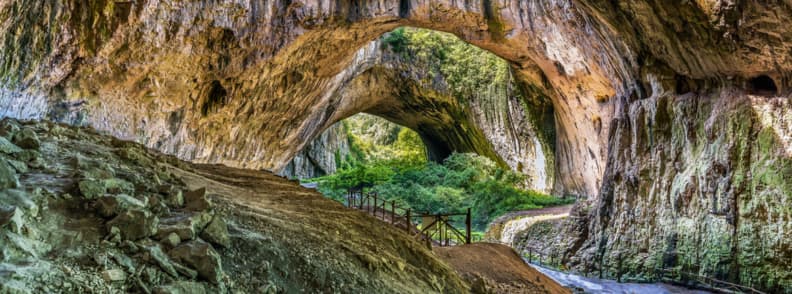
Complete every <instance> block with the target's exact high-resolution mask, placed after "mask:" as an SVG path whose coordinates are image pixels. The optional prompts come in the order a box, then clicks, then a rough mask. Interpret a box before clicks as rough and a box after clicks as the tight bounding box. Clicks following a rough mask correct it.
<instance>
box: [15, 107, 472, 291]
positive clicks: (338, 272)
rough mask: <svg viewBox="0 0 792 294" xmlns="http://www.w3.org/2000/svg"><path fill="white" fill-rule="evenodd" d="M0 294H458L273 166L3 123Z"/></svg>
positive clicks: (441, 270) (454, 284)
mask: <svg viewBox="0 0 792 294" xmlns="http://www.w3.org/2000/svg"><path fill="white" fill-rule="evenodd" d="M0 133H1V136H0V185H1V186H0V189H2V190H0V292H2V293H39V292H48V293H73V292H93V293H118V292H136V293H152V292H153V293H229V292H242V293H300V292H316V291H318V292H339V291H340V292H369V291H374V292H377V293H385V292H392V293H427V292H446V293H464V292H467V287H468V286H467V285H466V283H465V282H463V281H462V280H461V279H460V278H459V277H458V276H457V275H456V274H455V273H454V271H453V270H452V269H451V268H449V267H448V266H446V265H445V264H444V263H442V262H441V261H439V260H438V259H437V258H436V257H434V256H433V255H432V253H431V252H429V251H428V250H426V248H425V247H424V246H423V245H421V244H420V243H418V242H416V241H414V239H413V238H412V237H410V236H408V235H405V234H403V233H402V232H401V231H400V230H398V229H395V228H392V227H391V226H390V225H388V224H385V223H381V222H378V221H376V220H375V219H374V218H371V217H369V216H368V215H366V214H364V213H360V212H357V211H354V210H349V209H346V208H344V207H343V206H341V205H340V204H338V203H335V202H333V201H331V200H328V199H325V198H324V197H322V196H321V195H319V194H318V193H316V192H313V191H310V190H307V189H303V188H301V187H299V185H297V184H296V183H293V182H288V181H286V180H284V179H282V178H279V177H276V176H273V175H271V174H269V173H264V172H257V171H250V170H239V169H233V168H228V167H224V166H210V165H193V164H189V163H184V162H181V161H179V160H177V159H175V158H173V157H170V156H164V155H162V154H158V153H153V152H150V151H148V150H146V149H145V148H142V147H141V146H140V145H138V144H134V143H130V142H124V141H119V140H117V139H113V138H111V137H107V136H101V135H98V134H97V133H95V132H94V131H92V130H90V129H76V128H71V127H66V126H63V125H57V124H52V123H21V124H20V123H17V122H16V121H13V120H9V119H5V120H3V121H1V122H0Z"/></svg>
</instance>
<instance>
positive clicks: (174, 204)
mask: <svg viewBox="0 0 792 294" xmlns="http://www.w3.org/2000/svg"><path fill="white" fill-rule="evenodd" d="M165 204H167V205H168V207H170V208H179V207H183V206H184V194H183V193H182V191H181V190H178V189H172V190H171V191H170V192H168V194H167V195H166V196H165Z"/></svg>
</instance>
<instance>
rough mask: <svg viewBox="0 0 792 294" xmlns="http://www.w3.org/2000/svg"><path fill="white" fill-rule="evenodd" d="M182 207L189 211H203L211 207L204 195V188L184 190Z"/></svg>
mask: <svg viewBox="0 0 792 294" xmlns="http://www.w3.org/2000/svg"><path fill="white" fill-rule="evenodd" d="M184 208H186V209H187V210H190V211H204V210H208V209H210V208H212V202H210V201H209V199H208V198H207V197H206V188H200V189H198V190H194V191H187V192H184Z"/></svg>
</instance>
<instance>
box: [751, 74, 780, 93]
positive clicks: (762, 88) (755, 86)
mask: <svg viewBox="0 0 792 294" xmlns="http://www.w3.org/2000/svg"><path fill="white" fill-rule="evenodd" d="M748 90H749V92H750V93H752V94H756V95H775V94H778V87H777V86H776V83H775V81H773V79H772V78H771V77H769V76H767V75H760V76H757V77H754V78H752V79H750V80H748Z"/></svg>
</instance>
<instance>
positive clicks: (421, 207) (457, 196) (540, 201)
mask: <svg viewBox="0 0 792 294" xmlns="http://www.w3.org/2000/svg"><path fill="white" fill-rule="evenodd" d="M405 136H406V135H405ZM399 137H400V138H401V137H402V136H399ZM398 141H399V140H397V142H398ZM315 180H316V181H318V182H319V183H320V184H319V190H320V191H321V192H322V193H324V194H325V195H327V196H329V197H333V198H335V199H337V200H342V199H343V197H344V195H345V193H346V189H347V188H349V187H361V186H365V187H369V188H370V190H373V191H376V192H378V193H379V195H380V197H382V198H383V199H385V200H388V201H396V202H397V203H398V205H400V206H402V207H405V208H411V209H413V211H416V212H425V213H455V212H463V211H465V210H466V209H467V208H468V207H471V208H472V209H473V223H474V225H475V226H476V227H477V228H478V229H483V228H485V227H486V225H487V224H488V223H489V222H490V221H491V220H492V219H494V218H496V217H498V216H500V215H502V214H504V213H507V212H509V211H514V210H525V209H534V208H542V207H545V206H551V205H558V204H562V203H563V201H562V200H561V199H559V198H555V197H552V196H548V195H544V194H541V193H539V192H535V191H526V190H521V189H519V188H516V186H517V184H518V183H519V182H520V181H521V180H522V176H521V175H519V174H516V173H514V172H512V171H510V170H505V169H502V168H500V167H498V166H497V165H496V164H495V163H494V162H492V161H491V160H489V159H487V158H486V157H482V156H478V155H474V154H459V153H455V154H453V155H451V156H450V157H449V158H448V159H446V160H445V161H444V162H443V163H442V164H438V163H433V162H428V163H427V162H425V161H415V160H411V159H405V158H392V159H389V160H382V161H377V162H371V163H364V164H358V165H356V166H354V167H351V168H348V169H344V170H341V171H339V172H338V173H336V174H334V175H330V176H325V177H322V178H319V179H315Z"/></svg>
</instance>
